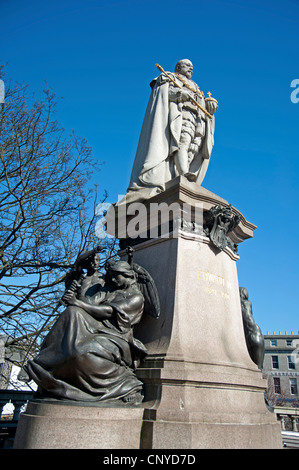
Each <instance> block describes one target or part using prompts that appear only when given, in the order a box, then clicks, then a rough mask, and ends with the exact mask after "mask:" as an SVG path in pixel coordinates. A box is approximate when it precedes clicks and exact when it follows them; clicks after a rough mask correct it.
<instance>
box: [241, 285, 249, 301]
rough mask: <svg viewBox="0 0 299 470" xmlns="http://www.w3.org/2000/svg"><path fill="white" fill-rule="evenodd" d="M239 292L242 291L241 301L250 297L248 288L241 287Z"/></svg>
mask: <svg viewBox="0 0 299 470" xmlns="http://www.w3.org/2000/svg"><path fill="white" fill-rule="evenodd" d="M239 291H240V297H241V299H245V300H247V299H248V297H249V294H248V290H247V289H246V287H239Z"/></svg>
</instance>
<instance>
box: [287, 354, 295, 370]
mask: <svg viewBox="0 0 299 470" xmlns="http://www.w3.org/2000/svg"><path fill="white" fill-rule="evenodd" d="M288 366H289V369H295V368H296V367H295V359H294V356H288Z"/></svg>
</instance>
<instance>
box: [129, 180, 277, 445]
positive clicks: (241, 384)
mask: <svg viewBox="0 0 299 470" xmlns="http://www.w3.org/2000/svg"><path fill="white" fill-rule="evenodd" d="M162 201H163V202H166V203H167V204H171V203H173V202H176V203H178V205H179V206H180V207H181V209H182V211H181V212H180V211H179V212H180V215H181V217H182V219H181V220H180V222H179V224H177V223H175V222H176V221H175V220H173V221H172V223H171V224H170V225H171V226H172V227H174V226H176V230H175V233H174V234H173V236H170V237H164V238H156V239H150V238H143V239H142V238H141V239H135V240H129V239H127V240H122V241H121V245H122V246H123V248H125V246H126V245H132V244H134V249H135V254H134V261H135V262H136V263H138V264H140V265H141V266H143V267H144V268H146V269H147V270H148V271H149V273H150V274H151V276H152V277H153V278H154V280H155V283H156V285H157V288H158V291H159V296H160V301H161V315H160V318H159V319H158V320H155V319H154V318H151V317H144V318H143V320H142V322H141V323H140V325H137V326H136V329H135V336H136V337H137V338H139V339H140V340H141V341H142V342H143V343H144V344H145V345H146V347H147V349H148V352H149V355H148V357H147V359H146V360H145V361H144V363H143V364H142V365H141V367H140V368H139V370H138V377H139V378H140V379H141V380H142V381H143V382H144V384H145V401H144V407H145V413H144V422H143V428H142V440H141V446H142V448H146V449H163V448H164V449H196V448H280V447H281V445H282V443H281V433H280V425H279V424H278V423H277V421H276V419H275V416H274V415H273V414H271V413H270V412H269V411H268V409H267V408H266V405H265V402H264V392H265V388H266V381H265V380H263V379H262V375H261V371H260V370H259V369H258V367H257V366H256V365H255V364H254V363H253V362H252V360H251V358H250V356H249V354H248V350H247V346H246V342H245V336H244V330H243V322H242V313H241V305H240V297H239V285H238V276H237V269H236V261H237V260H238V259H239V256H238V255H237V254H236V252H235V250H233V249H231V248H229V247H226V248H225V249H224V250H222V251H221V250H219V249H218V248H216V247H215V246H214V245H213V243H212V242H211V240H210V239H209V237H208V236H206V235H204V234H203V233H202V231H200V230H199V229H198V227H197V226H196V224H194V223H193V222H192V221H191V222H192V223H191V225H190V221H189V222H188V223H185V221H184V213H186V208H187V212H188V207H189V208H190V210H191V209H192V208H194V207H195V206H196V205H199V206H200V205H201V206H202V209H203V211H204V213H205V211H206V210H209V209H210V208H211V207H213V206H215V205H219V204H221V205H222V206H223V207H227V206H228V203H227V201H225V200H223V199H222V198H220V197H218V196H216V195H215V194H213V193H211V192H209V191H207V190H205V189H204V188H202V187H198V186H197V185H195V184H192V183H189V182H187V181H186V180H185V179H184V178H180V179H178V180H177V181H173V182H172V183H171V184H170V185H169V187H168V189H167V190H166V191H165V192H164V193H161V194H160V195H159V196H156V197H155V198H153V199H152V200H150V201H148V202H147V208H148V209H149V208H150V204H151V203H152V202H154V203H159V202H162ZM191 212H192V210H191ZM233 212H234V214H236V215H239V217H240V223H239V224H238V226H237V227H236V228H235V229H234V231H233V232H232V233H230V234H229V236H230V239H231V241H232V242H233V243H240V242H242V241H243V240H245V239H246V238H250V237H252V234H253V230H254V229H255V228H256V227H255V226H254V225H253V224H251V223H250V222H248V221H246V219H245V218H244V216H243V215H242V214H240V212H239V211H238V210H237V209H235V208H233ZM151 219H152V217H150V216H148V217H147V220H148V221H150V220H151ZM147 223H148V222H147ZM145 225H146V224H145ZM148 228H149V227H148V226H147V229H148ZM232 245H233V244H232ZM122 255H123V257H124V258H125V257H126V255H125V252H124V251H123V253H122Z"/></svg>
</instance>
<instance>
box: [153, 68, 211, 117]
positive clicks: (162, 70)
mask: <svg viewBox="0 0 299 470" xmlns="http://www.w3.org/2000/svg"><path fill="white" fill-rule="evenodd" d="M155 65H156V67H157V68H158V69H159V70H160V72H162V73H163V74H164V75H165V77H167V78H168V79H169V80H170V81H171V82H172V83H173V84H174V85H175V86H176V87H178V88H183V87H182V86H181V85H179V84H178V83H177V82H176V81H175V80H174V79H173V78H172V77H171V76H170V75H169V74H168V73H167V72H165V70H164V69H163V67H161V65H159V64H155ZM189 96H190V99H191V101H192V102H193V103H194V104H195V105H196V106H197V107H198V108H199V109H200V110H201V111H202V112H203V113H204V114H205V115H206V116H208V117H209V118H210V119H212V118H213V116H212V115H211V114H210V113H208V111H207V110H206V109H205V108H203V107H202V106H200V104H199V103H197V101H196V100H195V99H194V98H192V96H191V95H189Z"/></svg>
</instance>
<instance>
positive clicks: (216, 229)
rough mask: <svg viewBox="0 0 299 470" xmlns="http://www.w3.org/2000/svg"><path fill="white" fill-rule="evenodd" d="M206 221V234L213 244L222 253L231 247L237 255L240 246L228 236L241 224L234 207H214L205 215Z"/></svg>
mask: <svg viewBox="0 0 299 470" xmlns="http://www.w3.org/2000/svg"><path fill="white" fill-rule="evenodd" d="M204 219H205V224H204V232H205V234H206V235H207V236H208V237H209V238H210V240H211V242H212V243H213V244H214V245H215V246H216V247H217V248H218V249H219V250H220V251H223V250H224V249H225V248H226V247H229V248H231V250H233V252H234V253H237V250H238V246H237V244H236V243H233V242H232V240H231V239H230V238H229V236H228V234H229V232H231V231H232V230H233V229H234V228H235V227H236V226H237V225H238V224H239V222H240V220H241V218H240V216H239V215H238V214H237V215H235V214H234V213H233V210H232V206H231V205H229V206H228V207H223V206H221V205H218V206H214V207H212V208H211V209H210V210H209V211H206V212H205V213H204Z"/></svg>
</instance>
